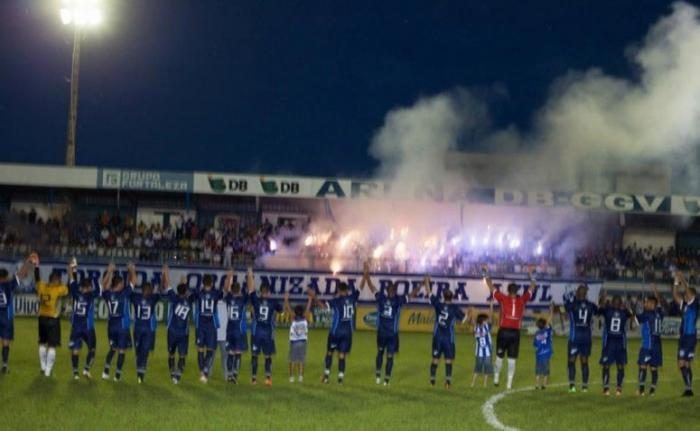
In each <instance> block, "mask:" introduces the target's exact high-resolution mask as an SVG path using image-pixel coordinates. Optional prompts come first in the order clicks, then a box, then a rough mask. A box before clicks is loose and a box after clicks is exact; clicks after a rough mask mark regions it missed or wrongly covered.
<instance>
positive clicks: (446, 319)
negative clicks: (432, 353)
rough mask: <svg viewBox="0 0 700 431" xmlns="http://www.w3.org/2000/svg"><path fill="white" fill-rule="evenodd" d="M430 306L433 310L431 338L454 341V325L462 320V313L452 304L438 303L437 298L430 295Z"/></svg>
mask: <svg viewBox="0 0 700 431" xmlns="http://www.w3.org/2000/svg"><path fill="white" fill-rule="evenodd" d="M430 304H432V306H433V308H434V309H435V326H434V328H433V336H438V337H442V338H449V339H450V340H452V341H454V337H455V323H457V322H458V321H461V320H463V319H464V312H463V311H462V309H461V308H459V307H458V306H457V305H455V304H453V303H443V302H440V300H439V299H438V297H437V296H435V295H430Z"/></svg>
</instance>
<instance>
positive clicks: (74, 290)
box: [70, 281, 100, 330]
mask: <svg viewBox="0 0 700 431" xmlns="http://www.w3.org/2000/svg"><path fill="white" fill-rule="evenodd" d="M70 296H71V299H73V316H72V317H71V325H72V326H73V328H76V329H85V330H92V329H95V299H97V298H98V297H99V296H100V292H99V291H97V290H94V289H93V290H91V291H90V292H88V293H82V292H80V287H79V285H78V282H77V281H73V282H72V283H71V284H70Z"/></svg>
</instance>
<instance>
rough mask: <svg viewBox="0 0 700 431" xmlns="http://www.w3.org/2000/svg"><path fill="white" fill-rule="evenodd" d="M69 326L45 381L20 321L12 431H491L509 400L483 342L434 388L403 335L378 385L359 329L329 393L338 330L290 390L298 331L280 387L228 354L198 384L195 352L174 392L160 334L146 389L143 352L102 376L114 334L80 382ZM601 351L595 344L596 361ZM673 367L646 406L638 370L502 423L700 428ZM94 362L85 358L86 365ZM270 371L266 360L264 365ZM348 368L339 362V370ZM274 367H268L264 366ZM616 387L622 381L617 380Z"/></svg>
mask: <svg viewBox="0 0 700 431" xmlns="http://www.w3.org/2000/svg"><path fill="white" fill-rule="evenodd" d="M68 330H69V325H68V323H67V322H65V321H64V322H63V336H64V339H63V341H64V347H62V348H61V349H60V350H59V354H58V360H57V365H56V369H55V371H54V376H53V377H52V378H50V379H47V378H44V377H42V376H40V375H39V370H38V368H39V366H38V359H37V349H36V320H35V319H27V318H18V319H17V320H16V328H15V332H16V334H15V335H16V337H15V342H14V343H13V344H12V351H11V358H10V367H11V368H10V369H11V371H10V374H8V375H4V376H0V412H2V419H1V420H0V424H2V427H1V428H2V429H3V430H5V429H7V430H35V429H51V430H64V429H65V430H68V429H71V430H72V429H119V430H130V429H168V430H180V429H182V430H185V429H194V428H196V429H200V430H209V429H222V428H224V427H228V428H232V429H233V428H235V429H282V428H287V429H294V428H300V429H307V430H314V429H319V430H321V429H323V430H326V429H331V428H335V429H342V430H345V429H361V430H366V429H378V428H379V429H401V430H411V429H437V428H440V429H473V430H481V429H488V428H489V427H488V426H487V425H486V423H485V421H484V419H483V417H482V413H481V406H482V405H483V403H484V402H485V401H486V400H487V399H488V398H489V397H490V396H491V395H493V394H495V393H497V392H498V391H497V390H496V389H495V388H493V387H491V386H489V387H488V388H486V389H483V388H473V389H472V388H470V387H469V381H470V380H471V368H472V367H473V364H474V358H473V345H474V341H473V339H472V338H471V337H468V336H465V335H462V336H460V337H459V339H458V341H457V342H458V345H457V361H456V365H455V371H454V379H455V381H454V386H453V388H452V389H451V390H449V391H447V390H445V389H444V388H443V387H442V384H441V383H442V376H444V368H443V366H442V365H441V366H440V369H439V372H438V373H439V374H438V376H439V377H440V385H439V386H438V387H436V388H432V387H430V386H429V385H428V367H429V362H430V335H429V334H402V335H401V349H402V351H401V354H400V355H399V357H398V358H397V360H396V364H395V366H394V377H393V380H392V384H391V386H389V387H383V386H377V385H375V383H374V356H375V334H374V333H372V332H358V333H356V334H355V338H354V340H353V343H354V345H353V353H352V355H351V356H350V357H349V359H348V369H347V371H346V383H345V385H343V386H339V385H338V384H336V383H335V379H333V380H332V383H331V384H329V385H322V384H321V383H320V382H319V376H320V373H321V370H322V366H323V365H322V364H323V355H324V352H323V349H324V347H325V338H326V331H324V330H313V331H312V332H311V339H310V345H309V352H308V360H307V372H306V381H305V382H304V383H303V384H298V383H294V384H290V383H289V382H288V379H287V371H286V370H287V364H286V354H287V342H286V340H287V333H286V332H287V331H286V330H284V329H280V330H279V331H278V333H277V348H278V355H277V356H276V357H275V361H274V366H273V367H274V368H273V375H274V385H273V387H272V388H268V387H265V386H263V385H260V384H258V386H255V387H253V386H251V385H250V384H249V383H248V382H249V376H250V357H249V355H246V356H245V357H244V363H243V376H242V384H240V385H238V386H234V385H231V384H228V383H225V382H223V381H222V377H221V369H220V368H219V358H218V356H217V361H216V367H215V370H214V373H213V378H212V379H211V380H210V382H209V384H207V385H203V384H201V383H199V382H198V380H197V378H198V373H197V370H196V366H197V361H196V353H195V351H194V349H191V351H190V355H189V357H188V364H187V368H186V370H185V376H184V378H183V382H182V384H180V385H179V386H175V385H173V384H172V383H171V382H170V380H169V377H168V370H167V356H166V353H165V332H166V331H165V330H164V328H163V327H162V326H161V327H160V328H159V331H158V341H157V343H156V351H155V352H154V354H153V355H152V356H151V360H150V364H149V366H150V369H149V371H148V375H147V377H146V382H145V383H144V384H143V385H137V384H136V375H135V367H134V356H133V351H130V352H129V353H128V354H127V364H126V366H125V378H124V380H123V381H122V382H120V383H114V382H111V381H110V382H105V381H102V380H100V379H99V374H100V373H101V366H102V363H103V361H104V356H105V353H106V334H105V332H106V330H105V326H104V325H103V324H102V323H100V324H99V325H98V328H97V331H98V356H97V361H96V363H95V367H94V368H93V375H94V377H95V378H94V379H93V380H92V381H88V380H85V379H81V380H80V381H77V382H76V381H73V380H72V376H71V370H70V357H69V353H68V349H67V348H66V347H65V344H67V339H66V337H67V334H68ZM630 344H631V345H630V350H629V356H630V362H631V363H634V362H635V361H636V356H637V348H638V345H637V343H636V342H634V341H632V342H631V343H630ZM599 349H600V346H599V343H598V342H596V343H595V345H594V352H595V354H594V357H597V354H598V352H599ZM664 349H665V350H664V352H665V357H664V361H665V363H666V365H667V366H666V369H664V370H662V371H661V377H660V379H661V383H660V387H659V392H658V395H657V396H656V397H654V398H649V397H646V398H643V399H640V398H638V397H637V396H636V395H634V391H635V388H636V386H635V385H633V384H632V382H633V381H635V380H636V376H637V367H636V365H629V366H628V367H627V376H628V377H627V382H629V384H627V385H626V387H625V393H624V395H623V396H622V397H621V398H616V397H615V396H612V397H610V398H605V397H603V396H602V395H601V394H600V391H599V389H600V387H599V386H598V385H594V386H593V387H592V390H591V391H590V392H589V393H587V394H582V393H578V394H574V395H570V394H568V393H566V388H565V387H563V386H552V387H550V388H548V389H547V390H546V391H545V392H540V391H537V392H536V391H526V392H518V393H513V394H511V395H508V396H507V397H506V398H504V399H503V400H502V401H500V403H499V404H497V406H496V413H497V415H498V417H499V419H500V420H501V421H502V422H503V423H505V424H507V425H510V426H515V427H518V428H520V429H522V430H543V429H586V430H590V429H593V430H599V431H603V430H627V429H629V430H637V431H642V430H647V429H648V430H652V429H674V428H676V429H679V430H681V429H682V430H684V431H685V430H691V429H700V425H698V420H699V419H700V409H698V408H697V407H698V401H697V400H695V399H691V400H688V399H681V398H680V397H679V394H680V392H681V390H682V385H681V380H680V376H679V373H678V372H677V370H676V369H675V365H674V355H675V350H676V349H675V341H674V340H668V341H667V342H666V343H665V345H664ZM564 351H565V340H564V339H562V338H558V339H557V340H556V342H555V356H554V358H553V362H552V382H553V383H562V382H564V381H565V380H566V364H565V359H564V355H563V352H564ZM83 360H84V353H83V355H81V363H82V361H83ZM261 362H262V361H261ZM533 362H534V360H533V354H532V348H531V347H530V338H529V337H523V341H522V345H521V359H520V360H519V361H518V371H517V375H516V383H515V386H516V387H524V386H530V385H532V383H533V380H534V376H533V368H534V364H533ZM335 366H337V362H335V363H334V369H335ZM261 370H262V364H261ZM591 379H592V381H593V382H596V383H597V382H599V381H600V370H599V367H598V366H597V365H593V366H592V369H591ZM613 381H614V373H613Z"/></svg>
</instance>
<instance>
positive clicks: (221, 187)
mask: <svg viewBox="0 0 700 431" xmlns="http://www.w3.org/2000/svg"><path fill="white" fill-rule="evenodd" d="M207 179H208V180H209V187H210V188H211V190H212V191H213V192H216V193H225V192H232V193H236V192H238V193H245V192H247V191H248V180H245V179H242V178H224V177H215V176H212V175H209V176H208V177H207Z"/></svg>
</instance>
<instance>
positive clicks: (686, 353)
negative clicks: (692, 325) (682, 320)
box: [678, 334, 698, 361]
mask: <svg viewBox="0 0 700 431" xmlns="http://www.w3.org/2000/svg"><path fill="white" fill-rule="evenodd" d="M697 341H698V340H697V338H695V334H693V335H681V338H679V339H678V359H680V360H681V361H692V360H693V358H694V357H695V344H696V343H697Z"/></svg>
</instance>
